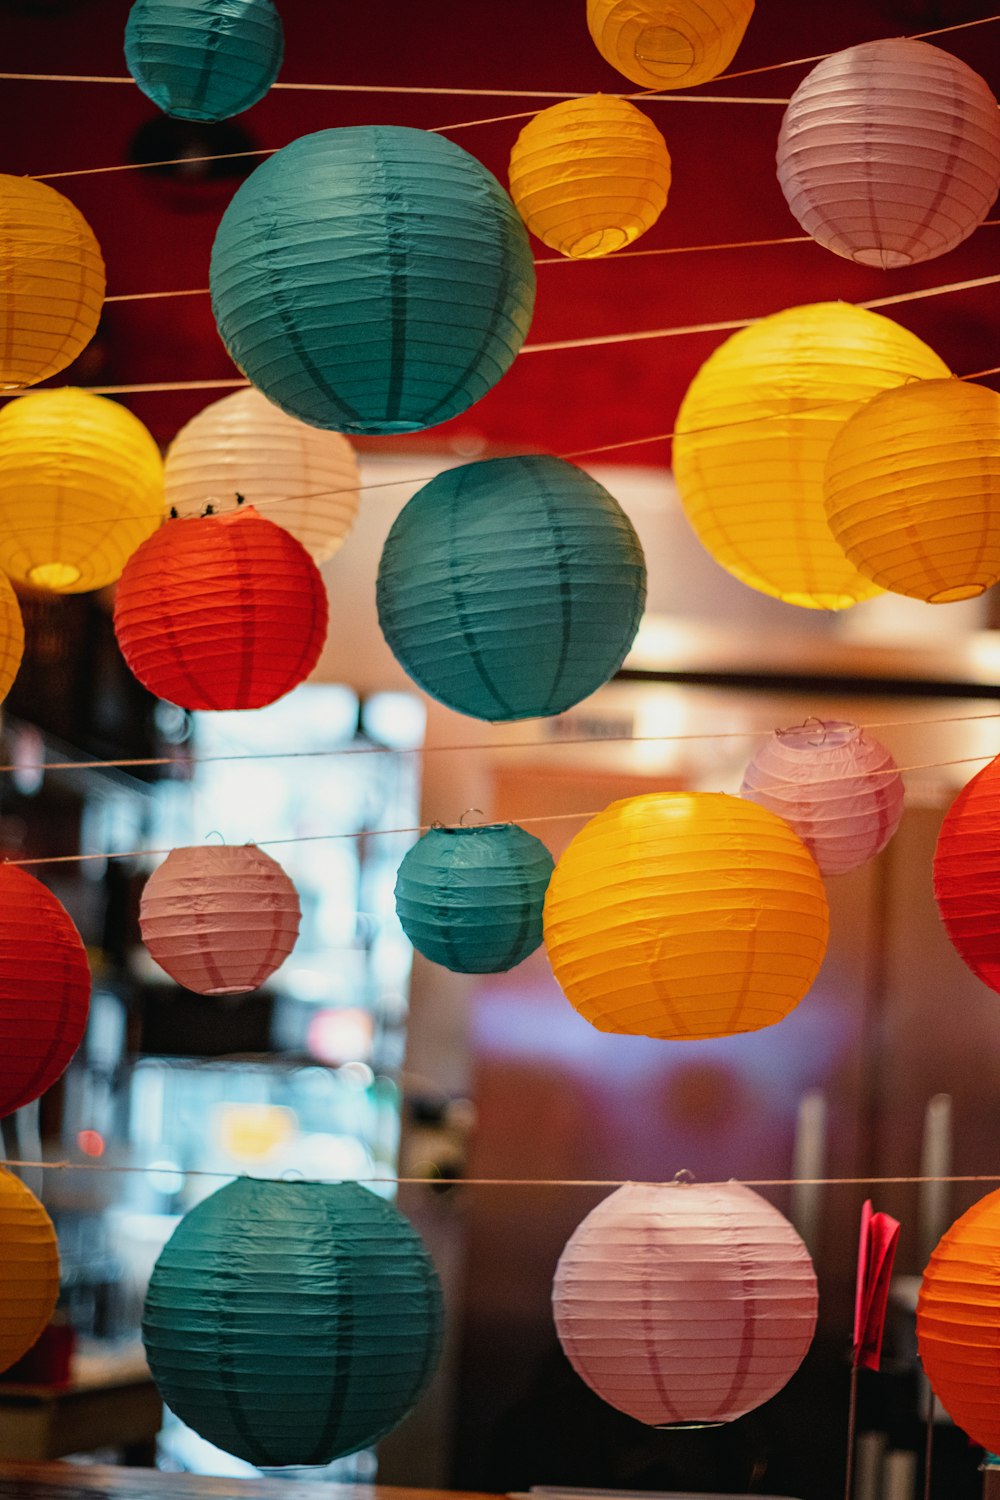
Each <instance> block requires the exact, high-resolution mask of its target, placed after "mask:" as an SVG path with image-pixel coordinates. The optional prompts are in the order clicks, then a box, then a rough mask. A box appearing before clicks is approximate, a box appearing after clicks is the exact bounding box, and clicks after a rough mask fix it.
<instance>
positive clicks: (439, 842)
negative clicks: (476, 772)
mask: <svg viewBox="0 0 1000 1500" xmlns="http://www.w3.org/2000/svg"><path fill="white" fill-rule="evenodd" d="M551 874H552V855H551V854H550V853H549V851H548V850H547V849H546V847H545V845H544V844H543V843H542V841H541V839H536V838H535V837H534V836H533V835H532V834H530V833H527V832H525V830H524V829H523V828H518V827H517V825H516V824H515V823H494V824H492V825H489V826H487V827H482V828H432V829H431V830H430V832H429V833H425V834H424V836H423V838H422V839H419V840H418V841H417V843H415V844H414V845H413V848H412V849H409V850H408V851H407V853H406V854H405V855H404V856H403V861H402V864H401V865H400V867H399V875H398V877H397V880H396V914H397V916H398V917H399V920H400V922H401V924H402V927H403V931H404V932H405V933H406V936H407V937H408V938H409V940H410V942H411V943H412V944H413V946H414V948H416V949H417V951H418V952H420V953H422V954H423V955H424V957H425V958H429V959H431V960H432V962H434V963H436V964H442V965H443V966H444V967H445V968H446V969H453V970H454V971H455V972H456V973H458V974H500V973H503V972H504V971H505V970H506V969H512V968H513V967H514V965H515V964H519V963H520V962H521V960H522V959H524V958H527V956H528V954H529V953H534V951H535V949H536V948H537V947H538V945H539V943H540V942H541V941H542V903H543V902H544V900H545V890H546V887H547V886H548V883H549V878H550V876H551Z"/></svg>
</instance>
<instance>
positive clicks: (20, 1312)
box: [0, 1169, 59, 1370]
mask: <svg viewBox="0 0 1000 1500" xmlns="http://www.w3.org/2000/svg"><path fill="white" fill-rule="evenodd" d="M58 1296H59V1246H58V1244H57V1243H56V1232H55V1230H54V1229H53V1227H52V1220H51V1219H50V1218H49V1216H48V1214H47V1213H46V1212H45V1209H44V1208H43V1207H42V1205H41V1204H40V1203H39V1201H38V1199H37V1198H36V1197H35V1195H34V1193H32V1192H30V1191H29V1189H28V1188H26V1187H25V1185H24V1183H23V1182H21V1181H19V1180H18V1178H16V1177H14V1176H13V1175H12V1174H11V1173H10V1172H8V1171H6V1170H3V1169H0V1370H7V1369H9V1368H10V1366H11V1365H13V1364H16V1363H17V1361H18V1360H19V1359H20V1358H21V1357H22V1355H25V1354H27V1352H28V1350H29V1349H30V1348H31V1346H32V1344H34V1343H35V1341H36V1339H38V1338H39V1336H40V1335H41V1334H42V1333H43V1332H44V1330H45V1328H46V1327H47V1325H48V1322H49V1319H50V1318H51V1317H52V1314H53V1313H54V1312H55V1307H56V1299H57V1298H58Z"/></svg>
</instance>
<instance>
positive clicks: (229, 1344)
mask: <svg viewBox="0 0 1000 1500" xmlns="http://www.w3.org/2000/svg"><path fill="white" fill-rule="evenodd" d="M142 1332H143V1339H144V1342H145V1345H146V1356H147V1358H148V1360H149V1367H150V1370H151V1371H152V1374H153V1379H154V1380H155V1381H156V1384H157V1386H158V1388H159V1391H160V1394H161V1395H162V1397H163V1399H164V1401H165V1402H166V1403H167V1405H168V1406H169V1407H170V1409H171V1410H172V1411H174V1412H176V1414H177V1415H178V1416H179V1417H180V1418H181V1420H182V1421H184V1422H186V1423H187V1424H188V1426H190V1427H193V1428H194V1430H195V1432H198V1433H200V1434H201V1436H202V1437H204V1438H207V1439H208V1441H209V1442H210V1443H214V1444H215V1445H216V1446H217V1447H219V1448H224V1449H225V1450H226V1452H228V1453H234V1454H236V1455H237V1457H239V1458H243V1459H246V1461H247V1462H248V1463H251V1464H256V1465H257V1466H258V1467H259V1468H271V1467H277V1466H280V1465H285V1464H296V1465H299V1464H303V1465H304V1464H324V1463H328V1462H329V1461H330V1460H331V1459H334V1458H338V1457H340V1456H341V1455H342V1454H345V1453H354V1452H356V1451H357V1449H359V1448H364V1447H367V1445H368V1444H369V1443H374V1442H375V1441H376V1440H377V1439H378V1438H380V1437H382V1436H383V1435H384V1434H385V1433H387V1432H389V1431H390V1430H391V1429H392V1428H393V1427H395V1426H396V1424H397V1423H398V1422H400V1421H402V1419H403V1417H405V1416H406V1414H407V1412H408V1411H409V1410H410V1409H411V1407H412V1406H413V1405H414V1403H415V1402H416V1400H417V1399H418V1397H419V1396H420V1395H421V1393H422V1392H423V1390H424V1389H425V1387H426V1385H427V1383H428V1381H429V1380H430V1377H431V1375H432V1374H433V1372H434V1368H435V1366H436V1364H437V1360H438V1356H439V1354H440V1351H441V1333H442V1308H441V1288H440V1284H439V1282H438V1278H437V1274H436V1272H435V1270H434V1267H433V1265H432V1263H431V1260H430V1257H429V1256H428V1254H427V1252H426V1251H425V1249H424V1247H423V1244H422V1243H421V1240H420V1238H419V1236H418V1235H417V1233H416V1231H415V1230H414V1229H413V1228H412V1227H411V1226H410V1224H409V1223H408V1222H407V1220H406V1219H404V1218H403V1216H402V1214H400V1213H399V1212H398V1210H397V1209H395V1208H394V1207H393V1206H392V1204H390V1203H387V1202H385V1200H384V1199H382V1198H377V1197H376V1196H375V1195H374V1194H373V1193H370V1192H368V1191H367V1190H366V1189H365V1188H362V1187H359V1186H358V1185H357V1184H356V1183H351V1182H341V1183H335V1184H329V1183H319V1182H267V1181H259V1180H255V1179H254V1178H249V1177H244V1178H238V1179H237V1180H236V1181H235V1182H231V1183H229V1184H228V1186H226V1187H224V1188H221V1189H220V1190H219V1191H218V1192H217V1193H213V1194H212V1196H211V1197H210V1198H206V1199H204V1200H203V1202H201V1203H199V1204H198V1205H197V1207H196V1208H193V1209H192V1210H191V1212H190V1213H188V1214H186V1215H185V1216H184V1218H183V1219H182V1220H181V1222H180V1223H179V1224H178V1226H177V1228H176V1229H175V1230H174V1232H173V1234H172V1235H171V1237H170V1239H169V1240H168V1241H167V1244H166V1245H165V1247H164V1249H163V1252H162V1254H161V1255H160V1258H159V1260H158V1261H157V1263H156V1267H155V1269H154V1271H153V1275H152V1278H151V1280H150V1283H149V1291H148V1293H147V1295H146V1307H145V1313H144V1316H143V1326H142Z"/></svg>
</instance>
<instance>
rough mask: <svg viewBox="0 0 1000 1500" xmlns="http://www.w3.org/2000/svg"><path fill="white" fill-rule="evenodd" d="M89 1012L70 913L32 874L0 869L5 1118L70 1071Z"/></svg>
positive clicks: (0, 1110)
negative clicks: (70, 1061) (70, 1064)
mask: <svg viewBox="0 0 1000 1500" xmlns="http://www.w3.org/2000/svg"><path fill="white" fill-rule="evenodd" d="M89 1006H90V970H89V968H88V967H87V955H86V953H85V951H84V947H83V943H82V942H81V941H80V934H79V933H78V932H77V930H76V928H75V927H74V926H73V923H72V921H71V920H70V917H69V914H68V912H67V911H66V910H65V908H64V907H63V906H62V905H61V903H60V902H59V901H57V900H56V898H55V896H53V894H52V892H51V891H48V890H46V888H45V886H44V885H42V884H41V882H40V881H38V880H36V879H35V878H34V876H33V875H29V874H28V873H27V872H26V871H25V870H22V869H19V868H18V866H17V865H0V1116H3V1115H9V1114H12V1113H13V1111H14V1110H15V1109H20V1108H21V1106H22V1104H30V1102H31V1100H32V1099H37V1098H38V1096H39V1094H44V1093H45V1090H46V1089H47V1088H51V1086H52V1084H54V1083H55V1081H56V1079H57V1078H59V1077H60V1076H61V1075H62V1073H63V1072H65V1070H66V1067H67V1066H68V1064H69V1060H70V1058H71V1057H72V1056H73V1053H74V1052H75V1051H76V1049H77V1047H79V1045H80V1041H81V1039H82V1037H83V1030H84V1027H85V1026H86V1024H87V1011H88V1009H89Z"/></svg>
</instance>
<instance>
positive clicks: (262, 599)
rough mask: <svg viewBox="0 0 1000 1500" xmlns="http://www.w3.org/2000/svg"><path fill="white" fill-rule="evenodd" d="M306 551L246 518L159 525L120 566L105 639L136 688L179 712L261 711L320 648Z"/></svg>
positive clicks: (320, 615)
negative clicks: (109, 635)
mask: <svg viewBox="0 0 1000 1500" xmlns="http://www.w3.org/2000/svg"><path fill="white" fill-rule="evenodd" d="M326 623H327V604H326V589H325V588H324V586H323V579H322V578H321V576H320V572H319V569H318V568H317V566H316V564H315V563H314V562H313V560H312V558H311V557H310V556H309V554H308V552H306V550H305V548H304V547H303V546H302V545H301V544H300V543H299V542H297V541H296V540H295V538H294V537H293V536H289V534H288V532H287V531H283V530H282V529H281V527H280V526H275V525H274V523H273V522H272V521H265V520H263V519H262V518H261V517H260V516H258V515H257V513H256V512H255V511H254V510H253V509H252V508H249V507H248V508H246V509H243V510H238V511H234V512H232V513H231V514H229V515H225V516H206V517H204V518H203V519H201V520H188V521H168V522H167V524H166V525H165V526H164V527H163V528H162V529H161V530H160V531H158V532H156V534H155V535H154V536H151V537H150V538H149V540H148V541H147V542H144V543H143V545H142V546H141V547H140V548H139V549H138V551H137V552H135V553H134V554H133V555H132V557H131V558H130V559H129V561H128V565H127V567H126V568H125V571H124V573H123V574H122V577H121V582H120V584H119V585H118V591H117V594H116V596H115V634H116V635H117V637H118V644H119V646H120V647H121V649H122V655H123V656H124V657H125V660H126V661H127V662H128V664H129V666H130V667H131V669H132V671H133V672H134V673H135V675H136V677H138V679H139V681H140V682H141V683H142V685H143V686H144V687H146V688H148V689H149V691H150V692H151V693H156V695H157V697H160V698H166V699H168V700H169V702H171V703H176V704H178V705H179V706H180V707H181V708H192V709H212V708H214V709H229V708H262V707H263V706H264V705H265V704H267V703H274V702H275V700H276V699H278V698H281V697H283V696H284V694H285V693H288V692H291V690H292V688H294V687H298V685H299V683H300V682H304V681H305V679H306V678H307V677H308V676H309V673H310V672H311V671H312V669H313V667H314V666H315V665H316V663H317V661H318V660H319V654H320V652H321V651H322V649H323V642H324V640H325V639H326Z"/></svg>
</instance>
